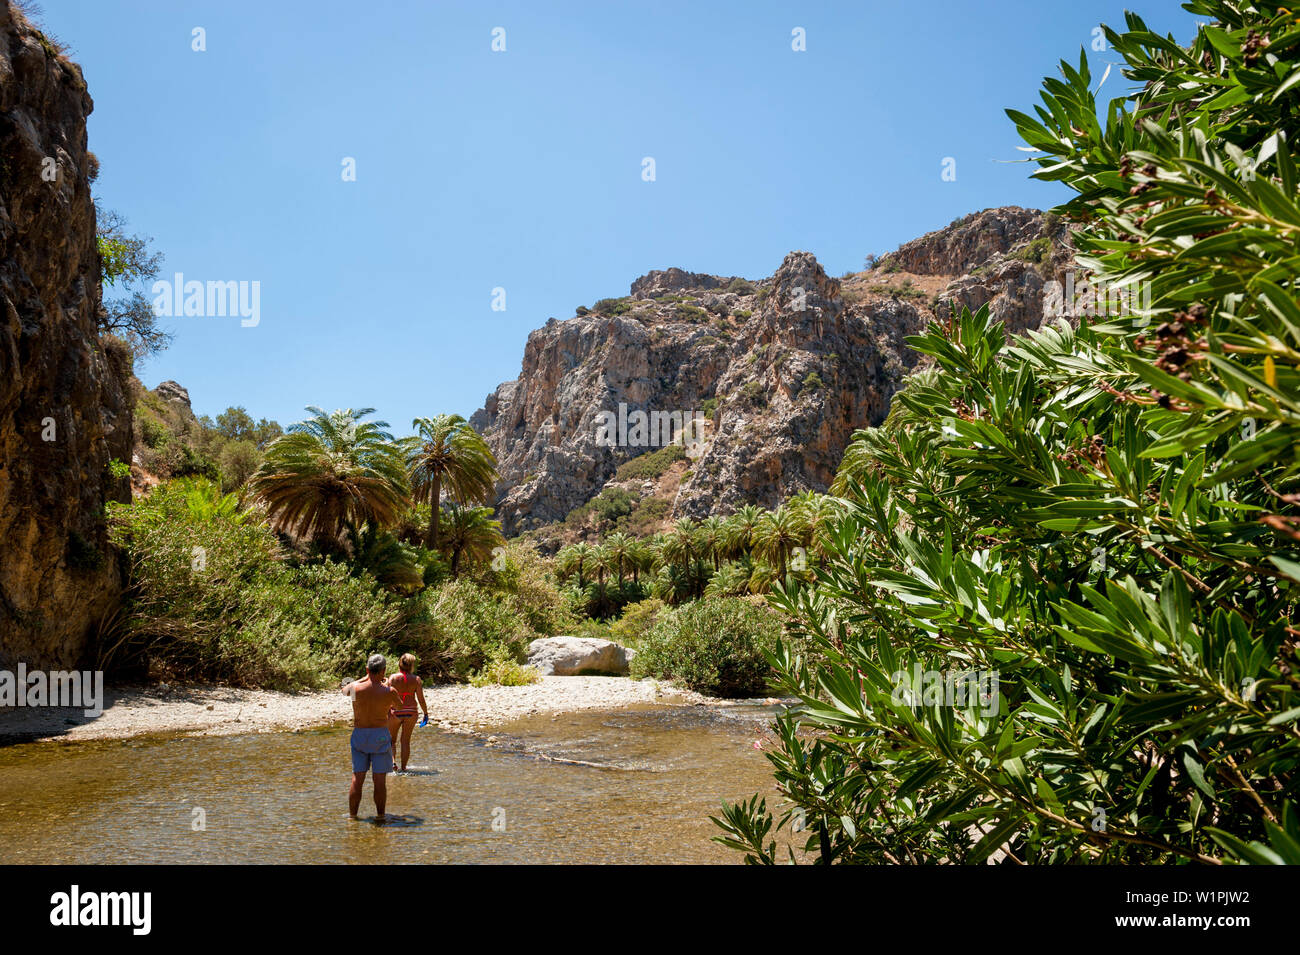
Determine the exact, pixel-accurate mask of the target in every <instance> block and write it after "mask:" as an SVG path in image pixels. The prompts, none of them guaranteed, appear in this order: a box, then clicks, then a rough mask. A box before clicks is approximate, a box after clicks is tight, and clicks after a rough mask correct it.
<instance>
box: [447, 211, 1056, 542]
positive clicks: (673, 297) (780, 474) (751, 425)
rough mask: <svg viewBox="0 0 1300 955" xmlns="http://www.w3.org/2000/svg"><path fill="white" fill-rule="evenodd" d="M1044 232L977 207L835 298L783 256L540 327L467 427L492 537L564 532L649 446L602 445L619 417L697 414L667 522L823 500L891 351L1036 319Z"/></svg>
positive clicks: (899, 364) (673, 281)
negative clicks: (964, 327) (556, 525)
mask: <svg viewBox="0 0 1300 955" xmlns="http://www.w3.org/2000/svg"><path fill="white" fill-rule="evenodd" d="M1044 228H1045V220H1044V217H1043V215H1042V214H1041V213H1038V212H1034V211H1030V210H1025V209H1020V208H1016V207H1010V208H1007V209H989V210H985V211H984V212H981V213H976V214H974V215H971V216H967V217H965V219H963V220H960V221H959V222H957V223H954V224H953V225H952V226H949V227H948V228H947V229H941V230H938V231H937V232H932V233H930V234H928V235H926V236H924V237H922V238H921V239H917V240H915V241H913V242H910V243H908V244H906V245H904V246H903V247H901V248H900V249H899V250H898V251H897V252H895V253H893V254H892V255H891V256H889V257H888V258H889V259H890V260H891V262H892V263H893V264H894V266H895V267H899V266H901V269H902V272H898V271H897V270H896V269H894V270H891V271H888V272H887V271H886V270H879V269H878V270H875V271H872V272H867V273H860V274H858V275H855V276H853V277H852V279H851V280H850V281H849V282H848V284H847V285H846V284H845V283H844V282H842V281H841V280H837V279H834V278H831V277H829V276H828V275H827V274H826V273H825V271H824V270H823V269H822V267H821V266H820V265H819V264H818V262H817V260H816V258H815V257H814V256H813V255H812V254H811V253H809V252H791V253H790V254H789V255H787V256H786V258H785V261H784V262H782V264H781V267H780V268H779V269H777V271H776V273H775V274H774V275H773V276H772V277H771V278H769V279H764V280H762V281H758V282H750V281H746V280H744V279H736V278H726V277H718V276H712V275H702V274H699V273H695V272H686V271H683V270H681V269H668V270H666V271H655V272H650V273H648V274H647V275H644V276H642V277H641V278H639V279H637V280H636V281H635V282H633V283H632V288H631V293H632V294H631V295H630V296H629V297H628V298H626V299H622V300H619V302H617V303H615V304H613V305H610V304H606V305H605V306H604V309H605V312H606V314H592V313H588V314H585V315H582V316H580V317H576V318H572V319H569V320H567V321H556V320H554V319H552V320H551V321H549V322H547V323H546V325H545V326H544V327H542V328H540V329H538V330H536V331H534V332H533V333H532V334H531V335H529V337H528V344H527V346H526V347H525V349H524V361H523V368H522V369H521V371H520V375H519V377H518V378H517V379H516V380H514V381H510V382H506V383H505V384H503V385H501V386H500V387H499V388H497V390H496V391H495V392H494V393H493V394H491V395H489V396H488V398H487V401H486V402H485V404H484V407H483V408H482V409H480V410H479V411H478V412H476V413H475V414H474V416H473V417H472V418H471V424H472V425H473V426H474V427H475V428H476V429H477V430H478V431H479V432H480V433H482V434H483V435H484V437H485V438H486V440H487V442H488V444H489V446H490V447H491V448H492V450H493V452H494V453H495V454H496V456H497V461H498V465H499V468H500V473H501V481H500V483H499V485H498V488H497V494H498V499H497V508H498V516H499V517H500V518H501V519H502V523H503V528H504V529H505V531H506V532H507V533H518V532H521V531H526V530H529V529H532V528H536V527H540V526H542V525H545V524H548V523H550V522H553V521H558V520H561V519H563V518H564V517H565V516H566V515H567V514H568V513H569V512H570V511H571V510H573V509H574V508H575V507H578V506H579V505H581V504H584V503H586V502H587V501H589V500H591V499H592V498H593V497H594V496H595V495H597V494H598V493H600V491H601V490H602V488H604V487H605V486H606V484H607V483H608V482H610V480H611V478H613V477H614V472H615V471H616V469H617V468H618V466H619V465H620V464H622V463H624V462H625V461H628V460H630V459H632V458H633V457H636V456H637V455H640V454H643V453H646V452H649V451H654V450H656V447H657V446H656V445H654V444H650V445H640V446H637V445H635V444H634V443H632V442H631V441H629V442H628V443H627V444H621V443H620V444H616V445H615V446H612V447H611V446H607V445H606V444H603V443H602V442H601V441H600V440H599V438H598V421H599V420H600V419H599V416H600V415H602V414H603V413H616V412H617V411H618V410H619V409H620V406H625V407H626V409H627V410H628V413H629V414H630V413H631V412H633V411H644V412H647V413H652V412H656V411H657V412H680V413H681V414H682V416H683V417H684V418H685V417H689V416H691V415H692V414H693V413H699V412H705V414H704V415H703V417H705V418H706V419H707V420H706V421H705V423H704V425H703V428H702V431H703V434H702V439H703V440H702V441H701V442H700V443H699V444H697V445H696V446H695V447H693V448H691V449H690V451H689V452H688V453H690V457H691V462H690V463H691V470H690V476H689V480H687V481H685V482H684V483H682V484H681V485H680V487H679V488H678V489H677V490H676V491H675V496H674V497H673V499H672V501H671V506H670V509H669V511H668V513H669V515H670V516H671V517H681V516H691V517H701V516H704V515H706V514H711V513H720V514H726V513H729V512H731V511H733V510H734V509H735V508H737V507H738V506H740V505H742V504H746V503H755V504H760V505H762V506H766V507H773V506H775V505H776V504H778V503H779V502H780V501H781V500H783V499H784V498H786V497H788V496H789V495H791V494H795V493H798V492H800V491H803V490H816V491H824V490H825V489H826V488H827V486H828V485H829V484H830V482H831V480H832V479H833V478H834V476H835V471H836V469H837V468H838V466H839V462H840V459H841V457H842V456H843V453H844V448H845V447H846V446H847V444H848V442H849V440H850V438H851V436H852V434H853V431H854V430H855V429H857V428H861V427H865V426H868V425H876V424H879V423H880V422H881V421H882V420H883V419H884V417H885V415H886V413H887V412H888V410H889V402H890V399H891V398H892V396H893V394H894V392H895V391H897V390H898V388H899V387H900V386H901V384H902V381H903V379H904V378H905V377H906V375H907V374H908V373H909V372H910V371H911V370H912V369H913V368H914V367H916V366H917V364H918V363H919V360H920V359H919V356H917V355H916V354H915V353H914V352H912V350H911V349H910V348H908V347H907V345H906V343H905V341H904V340H905V339H906V337H907V336H909V335H915V334H917V333H918V332H920V331H921V330H922V329H924V327H925V326H926V324H927V323H928V322H929V321H930V320H931V319H932V318H934V317H935V316H936V315H939V316H944V317H946V316H947V315H948V308H949V303H950V302H954V301H955V302H957V303H958V304H959V305H961V304H965V305H968V306H969V307H971V308H972V309H974V308H978V307H979V306H981V305H983V304H985V303H988V304H989V307H990V310H991V311H992V312H993V314H994V315H995V316H997V317H998V318H1000V319H1002V321H1004V322H1005V323H1006V326H1007V328H1008V330H1009V331H1011V332H1018V331H1021V330H1024V329H1026V328H1031V327H1037V326H1038V324H1040V323H1041V321H1042V318H1043V304H1042V303H1043V289H1044V285H1045V282H1046V281H1047V280H1048V277H1050V276H1052V275H1053V274H1054V271H1055V270H1056V267H1057V264H1058V263H1059V262H1063V261H1064V258H1063V257H1062V256H1063V255H1064V253H1063V250H1062V241H1063V238H1062V235H1055V236H1045V235H1044ZM1056 228H1057V231H1058V232H1063V230H1060V229H1059V227H1056ZM1034 243H1037V245H1034ZM900 277H901V278H904V279H905V280H906V283H905V284H902V285H899V284H893V285H891V284H890V283H891V282H895V283H896V281H897V280H898V279H899V278H900ZM882 283H883V284H882ZM850 286H851V288H850Z"/></svg>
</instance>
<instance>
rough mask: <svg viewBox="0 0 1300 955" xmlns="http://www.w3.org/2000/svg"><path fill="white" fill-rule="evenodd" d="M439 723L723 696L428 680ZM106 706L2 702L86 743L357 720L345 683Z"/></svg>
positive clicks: (478, 725)
mask: <svg viewBox="0 0 1300 955" xmlns="http://www.w3.org/2000/svg"><path fill="white" fill-rule="evenodd" d="M424 695H425V700H426V701H427V702H428V704H429V717H430V722H431V723H438V724H439V725H440V726H441V727H442V728H443V729H447V730H457V731H461V732H473V731H476V730H479V729H482V728H484V727H490V726H495V725H498V724H501V723H508V722H510V721H511V720H515V719H519V718H520V717H523V716H528V715H532V714H538V713H568V712H573V711H576V710H592V709H614V708H618V707H623V706H630V705H634V704H678V705H680V704H703V705H712V704H716V703H721V702H723V701H720V700H713V699H711V698H710V697H706V696H701V695H700V694H698V693H693V692H691V691H689V690H681V689H677V688H675V687H673V686H672V685H671V684H668V683H657V682H656V681H654V680H632V679H628V678H625V677H600V676H547V677H543V678H542V682H540V683H535V684H532V685H531V686H485V687H475V686H467V685H462V684H451V685H445V686H426V687H425V691H424ZM104 697H105V700H104V707H103V708H104V712H103V713H102V714H100V715H99V716H98V717H94V718H91V717H87V716H86V715H85V714H84V713H83V712H82V711H81V710H79V709H64V708H57V707H41V708H26V707H17V708H4V709H0V741H6V742H13V741H17V740H41V739H58V740H63V741H67V742H79V741H83V740H96V739H125V738H128V737H131V736H141V735H145V734H172V733H175V734H183V735H189V736H227V735H234V734H240V733H267V732H275V731H283V730H293V729H307V728H310V727H315V726H328V725H330V724H333V723H341V722H344V721H347V720H349V719H350V718H351V712H352V711H351V705H350V703H349V702H348V700H347V698H346V697H345V696H344V695H343V694H342V693H341V692H340V691H338V690H327V691H318V692H309V693H280V692H277V691H275V690H248V689H236V688H233V687H219V686H168V685H166V684H159V685H156V686H147V687H116V688H106V689H105V691H104Z"/></svg>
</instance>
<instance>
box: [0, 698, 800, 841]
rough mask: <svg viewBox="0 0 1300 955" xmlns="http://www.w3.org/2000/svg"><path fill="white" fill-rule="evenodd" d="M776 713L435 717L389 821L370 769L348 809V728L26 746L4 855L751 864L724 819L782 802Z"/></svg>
mask: <svg viewBox="0 0 1300 955" xmlns="http://www.w3.org/2000/svg"><path fill="white" fill-rule="evenodd" d="M772 712H773V711H772V710H771V709H768V708H764V707H757V706H752V705H745V704H741V705H737V706H731V707H724V708H714V707H708V708H703V707H690V706H671V707H664V706H659V707H646V708H641V709H635V708H634V709H622V710H617V711H612V712H586V713H569V714H561V715H559V716H557V717H554V718H552V717H551V716H549V715H545V716H536V717H530V718H528V719H525V720H521V721H518V722H515V723H510V724H507V725H505V726H502V727H498V728H496V729H494V730H493V731H492V732H493V733H495V734H496V736H497V742H496V743H494V744H491V745H488V744H486V743H485V742H484V741H483V740H481V739H477V738H475V737H471V736H464V735H459V734H453V733H447V732H440V731H438V730H436V729H433V728H426V729H417V730H416V731H415V736H414V739H413V741H412V752H411V765H410V772H408V774H405V775H399V776H390V777H389V786H388V794H389V795H388V812H389V814H390V816H395V817H396V819H394V820H392V821H390V822H389V823H387V824H385V825H378V824H376V823H375V822H374V818H373V817H374V802H373V801H372V799H371V785H370V781H369V779H367V782H366V790H365V795H364V797H363V799H362V803H361V815H362V820H361V821H358V822H353V821H351V820H349V819H348V818H347V784H348V780H349V773H350V767H349V757H348V733H349V730H348V729H347V728H346V727H331V728H328V729H320V730H307V731H303V732H299V733H268V734H259V735H253V736H226V737H210V738H170V739H168V738H143V739H134V740H122V741H114V742H98V743H76V744H60V743H36V744H24V745H18V746H9V747H5V748H0V863H61V862H67V863H106V862H222V863H246V862H282V863H328V862H338V863H344V862H376V863H393V862H468V863H473V862H581V863H611V862H613V863H617V862H666V863H675V862H739V861H740V857H739V855H738V854H737V853H735V852H732V851H731V850H728V849H724V848H723V847H722V846H719V845H718V844H717V843H714V842H711V841H710V837H711V836H713V835H716V834H718V833H719V832H720V830H718V829H717V827H716V826H714V825H713V823H711V822H710V821H709V818H708V817H709V815H711V814H713V815H716V814H717V813H718V810H719V808H720V804H721V802H722V800H724V799H726V800H728V801H736V800H738V799H741V798H744V797H748V796H749V795H751V794H753V793H755V792H758V793H761V794H763V795H765V796H767V797H768V804H769V806H771V805H773V804H774V803H777V802H779V797H777V796H776V793H775V790H774V788H773V783H772V776H771V772H770V770H771V765H770V764H769V763H768V761H767V760H766V759H765V758H764V757H763V754H762V753H761V752H759V751H758V750H757V749H755V748H754V741H755V740H756V739H758V738H759V737H761V736H764V735H765V734H764V728H765V726H766V723H767V720H768V719H769V718H770V716H771V715H772ZM367 817H368V818H367ZM200 823H201V824H202V828H200Z"/></svg>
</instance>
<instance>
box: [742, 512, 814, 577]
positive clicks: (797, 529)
mask: <svg viewBox="0 0 1300 955" xmlns="http://www.w3.org/2000/svg"><path fill="white" fill-rule="evenodd" d="M803 541H804V526H803V520H802V519H801V518H800V516H799V513H798V511H796V510H795V509H794V508H790V507H786V506H785V505H782V506H780V507H778V508H777V509H776V510H775V511H768V512H767V513H766V514H764V515H763V519H762V520H761V521H759V523H758V527H757V528H756V529H755V531H754V545H755V548H756V549H757V550H758V552H759V553H760V554H761V555H762V556H763V557H766V558H767V559H768V560H774V561H776V566H777V575H778V579H779V580H785V572H786V562H787V561H788V560H789V557H790V553H791V552H792V551H793V550H794V549H795V548H796V547H802V546H803Z"/></svg>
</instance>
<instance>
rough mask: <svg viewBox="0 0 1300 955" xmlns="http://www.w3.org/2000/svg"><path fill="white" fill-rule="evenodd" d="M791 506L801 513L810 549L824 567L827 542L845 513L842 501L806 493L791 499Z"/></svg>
mask: <svg viewBox="0 0 1300 955" xmlns="http://www.w3.org/2000/svg"><path fill="white" fill-rule="evenodd" d="M790 506H791V507H793V508H795V509H796V510H797V511H798V513H799V518H800V521H801V522H802V523H803V526H804V536H805V539H806V541H807V546H808V549H809V550H811V551H812V552H813V553H814V554H816V555H817V560H818V563H820V564H823V565H824V564H825V562H826V541H827V539H828V537H829V536H830V534H831V532H832V531H833V530H834V527H835V522H836V520H837V519H838V518H839V517H840V516H841V514H842V513H843V508H842V507H841V505H840V501H839V500H838V499H837V498H834V497H831V496H830V495H827V494H818V493H816V492H815V491H805V492H804V493H803V494H796V495H795V496H794V497H792V498H790Z"/></svg>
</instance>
